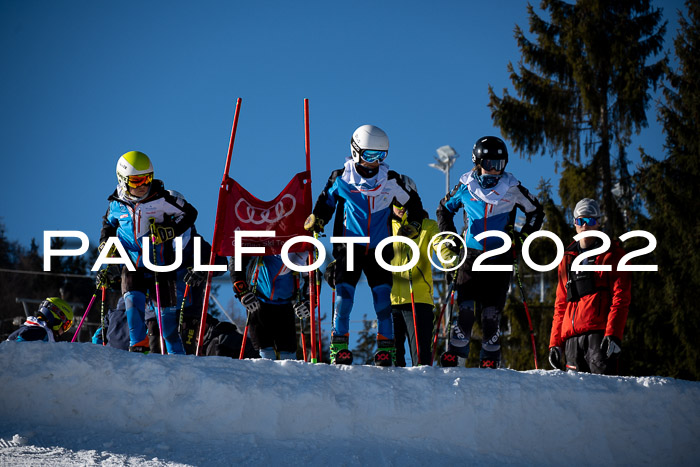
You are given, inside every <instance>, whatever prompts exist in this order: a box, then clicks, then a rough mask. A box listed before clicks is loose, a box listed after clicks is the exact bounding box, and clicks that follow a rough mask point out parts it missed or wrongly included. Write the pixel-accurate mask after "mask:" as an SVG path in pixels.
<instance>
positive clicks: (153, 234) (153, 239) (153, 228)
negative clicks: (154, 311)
mask: <svg viewBox="0 0 700 467" xmlns="http://www.w3.org/2000/svg"><path fill="white" fill-rule="evenodd" d="M149 222H150V224H151V243H152V245H151V246H152V247H153V261H156V219H155V218H154V217H151V218H150V219H149ZM153 277H154V280H155V282H156V306H157V308H158V331H160V354H161V355H165V339H164V337H163V316H162V314H161V312H160V286H159V284H158V271H153Z"/></svg>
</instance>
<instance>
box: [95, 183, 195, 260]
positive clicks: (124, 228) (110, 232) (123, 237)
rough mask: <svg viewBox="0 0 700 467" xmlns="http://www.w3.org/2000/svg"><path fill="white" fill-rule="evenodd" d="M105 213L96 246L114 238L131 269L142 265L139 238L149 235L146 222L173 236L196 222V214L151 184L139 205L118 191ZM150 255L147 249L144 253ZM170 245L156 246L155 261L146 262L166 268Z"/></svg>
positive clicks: (193, 210) (170, 250)
mask: <svg viewBox="0 0 700 467" xmlns="http://www.w3.org/2000/svg"><path fill="white" fill-rule="evenodd" d="M108 201H109V206H108V207H107V213H106V214H105V215H104V217H103V218H102V231H101V232H100V243H102V242H105V241H106V240H107V239H108V238H109V237H115V236H116V237H118V238H119V241H120V242H121V244H122V246H123V247H124V249H125V250H126V252H127V253H128V254H129V257H130V258H131V260H132V261H133V263H134V265H135V266H137V267H141V266H143V265H144V263H143V258H142V244H143V238H144V237H147V236H149V235H150V219H151V218H154V219H155V223H156V224H159V225H164V226H169V227H172V228H173V230H174V233H175V236H179V235H182V234H183V233H184V232H185V231H186V230H187V229H189V228H190V227H191V226H192V225H193V224H194V221H195V220H196V219H197V210H196V209H195V208H194V207H193V206H192V205H191V204H189V203H188V202H187V201H185V199H184V198H181V197H180V198H178V197H175V196H173V195H172V194H171V193H169V192H168V191H166V190H165V189H164V188H163V182H162V181H160V180H153V184H152V186H151V191H150V193H149V194H148V196H147V197H146V198H144V199H143V200H141V201H139V202H132V201H128V200H127V199H126V198H125V197H124V196H123V194H122V193H120V189H119V188H118V189H117V190H115V191H114V193H112V195H111V196H110V197H109V198H108ZM147 253H148V255H149V258H150V256H151V255H152V252H151V249H149V251H148V252H147ZM171 253H172V244H171V243H169V242H166V243H162V244H160V245H156V258H155V259H154V258H150V259H151V262H152V263H153V264H158V265H164V264H168V262H167V261H166V257H167V258H171V257H172V256H171Z"/></svg>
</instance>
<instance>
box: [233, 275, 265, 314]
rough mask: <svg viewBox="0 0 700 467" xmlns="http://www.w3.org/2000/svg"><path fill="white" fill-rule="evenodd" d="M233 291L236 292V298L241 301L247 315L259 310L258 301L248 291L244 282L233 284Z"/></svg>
mask: <svg viewBox="0 0 700 467" xmlns="http://www.w3.org/2000/svg"><path fill="white" fill-rule="evenodd" d="M233 291H234V292H236V297H237V298H238V300H240V301H241V304H242V305H243V306H244V307H245V309H246V311H247V312H248V313H255V312H256V311H258V310H259V309H260V300H258V297H256V296H255V294H254V293H253V292H251V291H250V289H248V284H246V283H245V282H244V281H236V282H234V283H233Z"/></svg>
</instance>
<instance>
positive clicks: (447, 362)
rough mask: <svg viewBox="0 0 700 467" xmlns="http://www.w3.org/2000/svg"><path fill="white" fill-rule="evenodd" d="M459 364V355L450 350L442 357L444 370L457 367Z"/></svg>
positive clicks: (441, 361) (441, 363) (441, 362)
mask: <svg viewBox="0 0 700 467" xmlns="http://www.w3.org/2000/svg"><path fill="white" fill-rule="evenodd" d="M458 364H459V355H457V354H456V353H455V352H450V351H449V350H448V351H447V352H445V353H443V354H442V355H440V366H441V367H443V368H449V367H455V366H457V365H458Z"/></svg>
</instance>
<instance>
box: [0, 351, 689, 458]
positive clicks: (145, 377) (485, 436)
mask: <svg viewBox="0 0 700 467" xmlns="http://www.w3.org/2000/svg"><path fill="white" fill-rule="evenodd" d="M0 381H1V382H2V384H1V390H0V465H13V466H14V465H51V466H55V465H89V464H104V465H147V466H164V465H167V466H175V465H234V464H241V465H266V466H269V465H382V466H385V465H397V466H404V465H474V464H476V465H497V464H504V463H505V464H519V465H566V464H572V465H596V466H601V465H612V464H618V465H623V464H624V465H643V464H651V465H674V464H675V465H693V466H697V465H700V383H697V382H689V381H682V380H674V379H670V378H661V377H647V378H630V377H605V376H596V375H589V374H571V373H569V374H567V373H564V372H561V371H544V370H532V371H526V372H517V371H512V370H505V369H500V370H486V369H484V370H481V369H476V368H450V369H442V368H437V367H431V368H426V367H418V368H376V367H370V366H329V365H322V364H319V365H311V364H308V363H303V362H296V361H285V362H275V361H269V360H243V361H237V360H232V359H229V358H224V357H200V358H196V357H193V356H161V355H140V354H130V353H128V352H123V351H120V350H116V349H112V348H108V347H101V346H97V345H93V344H89V343H83V344H70V343H57V344H46V343H38V342H37V343H35V342H28V343H14V342H4V343H2V344H0Z"/></svg>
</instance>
